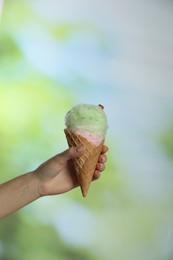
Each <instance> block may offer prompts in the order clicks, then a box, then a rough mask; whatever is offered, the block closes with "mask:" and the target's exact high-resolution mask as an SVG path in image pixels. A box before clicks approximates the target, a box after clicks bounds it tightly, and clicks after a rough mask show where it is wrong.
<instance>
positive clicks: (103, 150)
mask: <svg viewBox="0 0 173 260" xmlns="http://www.w3.org/2000/svg"><path fill="white" fill-rule="evenodd" d="M108 150H109V148H108V147H107V146H106V145H103V148H102V151H101V154H103V153H106V152H107V151H108Z"/></svg>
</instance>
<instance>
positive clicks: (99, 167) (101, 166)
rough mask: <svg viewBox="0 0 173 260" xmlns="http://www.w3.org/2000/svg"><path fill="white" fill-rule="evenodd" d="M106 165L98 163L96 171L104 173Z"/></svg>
mask: <svg viewBox="0 0 173 260" xmlns="http://www.w3.org/2000/svg"><path fill="white" fill-rule="evenodd" d="M104 169H105V165H104V164H103V163H97V165H96V170H99V171H100V172H102V171H104Z"/></svg>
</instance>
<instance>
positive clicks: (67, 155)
mask: <svg viewBox="0 0 173 260" xmlns="http://www.w3.org/2000/svg"><path fill="white" fill-rule="evenodd" d="M84 151H85V147H84V146H80V147H71V148H69V149H67V150H65V151H64V152H62V153H61V154H59V156H58V157H59V159H60V160H61V162H62V163H65V162H67V161H68V160H70V159H73V158H76V157H79V156H80V155H82V154H83V153H84Z"/></svg>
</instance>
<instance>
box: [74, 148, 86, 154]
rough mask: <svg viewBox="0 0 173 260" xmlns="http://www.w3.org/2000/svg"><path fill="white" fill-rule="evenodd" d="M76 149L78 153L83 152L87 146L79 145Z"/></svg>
mask: <svg viewBox="0 0 173 260" xmlns="http://www.w3.org/2000/svg"><path fill="white" fill-rule="evenodd" d="M76 151H77V152H78V153H82V152H84V151H85V147H84V146H79V147H77V149H76Z"/></svg>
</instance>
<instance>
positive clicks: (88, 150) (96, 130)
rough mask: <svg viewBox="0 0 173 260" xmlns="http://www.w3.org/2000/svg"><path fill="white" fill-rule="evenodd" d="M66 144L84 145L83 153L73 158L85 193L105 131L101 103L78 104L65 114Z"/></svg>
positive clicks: (105, 121) (105, 126) (104, 116)
mask: <svg viewBox="0 0 173 260" xmlns="http://www.w3.org/2000/svg"><path fill="white" fill-rule="evenodd" d="M65 125H66V129H65V130H64V131H65V134H66V138H67V142H68V145H69V146H70V147H71V146H85V153H84V155H82V156H80V157H79V158H76V159H74V160H73V164H74V167H75V170H76V174H77V177H78V180H79V184H80V187H81V190H82V194H83V196H84V197H85V196H86V195H87V192H88V189H89V186H90V183H91V181H92V178H93V174H94V171H95V168H96V164H97V161H98V157H99V155H100V153H101V150H102V147H103V143H104V139H105V136H106V131H107V128H108V125H107V117H106V114H105V112H104V110H103V106H102V105H98V106H96V105H90V104H79V105H76V106H75V107H73V108H72V109H71V110H70V111H69V112H68V113H67V114H66V116H65Z"/></svg>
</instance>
